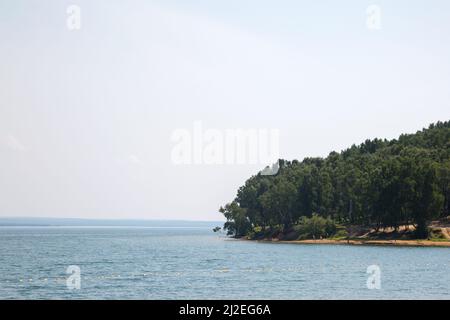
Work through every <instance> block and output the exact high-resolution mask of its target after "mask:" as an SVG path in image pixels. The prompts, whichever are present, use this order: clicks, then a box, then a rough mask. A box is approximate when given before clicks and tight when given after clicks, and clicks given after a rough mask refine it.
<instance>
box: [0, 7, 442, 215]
mask: <svg viewBox="0 0 450 320" xmlns="http://www.w3.org/2000/svg"><path fill="white" fill-rule="evenodd" d="M71 5H75V6H76V8H79V9H80V11H79V13H80V15H79V16H75V20H74V12H73V11H71V10H69V12H68V11H67V10H68V8H70V6H71ZM370 5H375V6H376V8H378V9H379V15H377V16H376V17H375V18H376V19H377V20H376V21H377V23H378V22H379V23H378V24H377V25H376V26H377V27H373V24H368V23H367V21H368V19H369V18H373V15H372V13H370V12H369V13H368V11H367V8H368V7H369V6H370ZM78 18H79V19H78ZM74 21H75V22H76V23H75V25H74V24H73V22H74ZM370 21H373V20H370ZM78 22H79V24H77V23H78ZM74 26H75V27H74ZM0 39H1V41H0V217H22V216H25V217H39V216H40V217H60V218H63V217H71V218H96V219H98V218H100V219H102V218H108V219H115V218H121V219H124V218H125V219H185V220H218V219H221V214H220V213H219V212H218V209H219V207H220V206H221V205H224V204H225V203H227V202H229V201H231V200H233V198H234V197H235V195H236V191H237V188H238V187H239V186H241V185H242V184H243V183H244V182H245V180H246V179H247V178H248V177H250V176H251V175H252V174H255V173H257V172H258V171H259V170H261V169H262V168H263V167H264V166H265V164H264V163H263V162H261V163H250V162H247V163H228V164H223V163H222V164H217V163H206V161H200V163H182V164H180V163H176V161H174V159H173V152H174V148H175V147H176V146H177V144H178V143H179V141H176V140H174V133H175V132H184V133H190V134H191V138H192V137H193V136H194V132H195V127H196V125H198V124H200V125H201V126H202V128H203V133H204V132H205V130H213V131H211V132H214V133H215V134H219V136H220V135H221V134H222V135H223V136H224V135H226V132H228V130H231V131H232V132H236V130H239V129H243V130H260V131H261V130H276V131H277V132H278V135H277V148H276V149H277V151H278V153H279V156H280V157H281V158H284V159H288V160H292V159H302V158H303V157H307V156H326V155H327V154H328V153H329V152H330V151H333V150H335V151H340V150H342V149H345V148H347V147H349V146H350V145H352V144H354V143H355V144H358V143H361V142H363V141H364V140H365V139H367V138H375V137H379V138H388V139H392V138H396V137H398V135H400V134H401V133H414V132H416V131H417V130H420V129H422V128H423V127H426V126H428V124H430V123H432V122H436V121H439V120H442V121H444V120H449V118H450V107H449V106H450V90H449V87H450V60H449V57H450V41H448V39H450V2H448V1H438V0H433V1H425V0H423V1H417V0H416V1H400V0H394V1H392V0H391V1H364V0H344V1H339V2H337V1H325V0H318V1H294V0H280V1H268V0H258V1H256V0H239V1H238V0H227V1H206V0H183V1H181V0H165V1H143V0H142V1H137V0H131V1H118V0H117V1H112V0H108V1H106V0H104V1H100V0H89V1H84V0H83V1H82V0H71V1H49V0H46V1H37V0H26V1H23V0H16V1H7V0H0ZM180 130H181V131H180ZM233 130H234V131H233ZM260 131H258V132H260ZM213 136H214V135H213ZM203 138H205V137H203ZM203 138H202V139H203ZM210 138H211V137H210ZM192 139H194V138H192ZM205 139H207V138H205ZM213 140H214V139H213ZM191 143H192V144H191V145H190V146H191V149H194V146H193V144H195V142H194V140H191ZM201 144H202V145H201V148H200V150H203V151H204V150H205V149H206V147H205V146H206V145H208V142H207V141H204V140H201ZM187 145H189V144H187ZM187 145H185V147H186V146H187ZM218 146H220V144H219V145H218ZM222 149H223V150H224V152H225V153H226V152H229V149H225V147H223V146H222ZM193 153H195V151H193ZM203 160H204V159H203Z"/></svg>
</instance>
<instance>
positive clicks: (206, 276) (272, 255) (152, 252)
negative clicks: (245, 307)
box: [0, 227, 450, 299]
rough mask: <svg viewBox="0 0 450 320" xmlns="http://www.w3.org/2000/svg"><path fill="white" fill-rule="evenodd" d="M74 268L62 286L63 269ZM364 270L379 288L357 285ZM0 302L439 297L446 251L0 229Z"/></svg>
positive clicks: (444, 284)
mask: <svg viewBox="0 0 450 320" xmlns="http://www.w3.org/2000/svg"><path fill="white" fill-rule="evenodd" d="M70 265H76V266H79V267H80V270H81V288H80V289H79V290H76V289H75V290H69V289H68V287H67V285H66V279H67V277H68V274H66V270H67V267H68V266H70ZM369 265H378V266H379V267H380V269H381V289H380V290H376V289H375V290H369V289H368V288H367V284H366V282H367V278H368V276H369V275H368V274H367V273H366V271H367V267H368V266H369ZM0 298H1V299H352V298H355V299H371V298H376V299H401V298H402V299H419V298H420V299H432V298H436V299H449V298H450V249H449V248H420V247H418V248H414V247H370V246H343V245H296V244H271V243H256V242H250V241H239V240H231V239H227V238H226V237H224V236H218V235H217V234H214V233H213V232H212V231H211V230H210V229H209V228H133V227H108V228H101V227H92V228H88V227H82V228H78V227H1V228H0Z"/></svg>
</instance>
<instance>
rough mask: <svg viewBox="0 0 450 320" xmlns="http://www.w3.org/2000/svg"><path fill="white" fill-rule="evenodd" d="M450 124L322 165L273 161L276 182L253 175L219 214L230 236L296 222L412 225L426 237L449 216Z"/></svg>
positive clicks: (376, 142) (373, 144)
mask: <svg viewBox="0 0 450 320" xmlns="http://www.w3.org/2000/svg"><path fill="white" fill-rule="evenodd" d="M449 146H450V122H449V121H446V122H437V123H435V124H431V125H430V126H429V127H428V128H427V129H423V130H421V131H418V132H417V133H415V134H402V135H401V136H400V137H399V138H398V139H394V140H390V141H388V140H386V139H384V140H382V139H373V140H366V141H365V142H363V143H362V144H360V145H352V146H351V147H350V148H348V149H346V150H343V151H342V152H339V153H338V152H331V153H330V154H329V155H328V156H327V157H326V158H305V159H303V161H298V160H293V161H287V160H279V166H280V169H279V171H278V173H277V174H276V175H274V176H267V175H262V174H261V173H258V174H256V175H254V176H252V177H250V178H249V179H248V180H247V181H246V182H245V184H244V185H243V186H242V187H240V188H239V190H238V192H237V196H236V198H235V199H234V200H233V201H232V202H231V203H230V204H227V205H226V206H225V207H223V208H221V209H220V212H222V213H223V214H224V215H225V217H226V219H227V222H226V223H225V225H224V229H226V230H227V231H228V234H230V235H234V236H244V235H246V234H248V232H250V231H251V230H252V229H253V228H255V227H261V228H272V227H274V226H277V227H280V226H281V228H283V229H287V228H290V227H292V226H293V225H295V224H299V223H300V222H301V221H302V219H304V218H305V217H306V218H311V217H313V215H314V217H315V219H317V217H322V218H331V219H333V220H334V221H337V222H339V223H342V224H359V225H373V226H375V227H376V228H380V227H394V228H398V227H399V226H401V225H406V224H415V225H416V230H417V234H418V236H421V237H423V236H426V224H427V222H428V221H430V220H431V219H435V218H439V217H446V216H448V215H449V211H448V210H449V198H450V193H449V181H450V149H449Z"/></svg>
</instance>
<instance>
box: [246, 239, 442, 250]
mask: <svg viewBox="0 0 450 320" xmlns="http://www.w3.org/2000/svg"><path fill="white" fill-rule="evenodd" d="M242 240H246V241H256V242H265V243H281V244H304V245H313V244H322V245H323V244H332V245H350V246H351V245H356V246H394V247H448V248H450V241H432V240H362V239H361V240H355V239H352V240H333V239H320V240H289V241H286V240H276V239H274V240H251V239H246V238H242Z"/></svg>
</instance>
